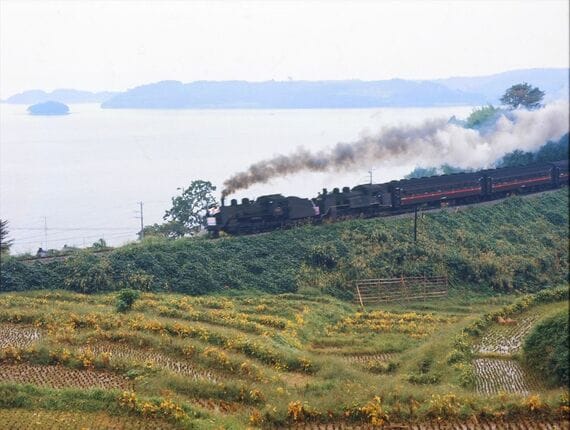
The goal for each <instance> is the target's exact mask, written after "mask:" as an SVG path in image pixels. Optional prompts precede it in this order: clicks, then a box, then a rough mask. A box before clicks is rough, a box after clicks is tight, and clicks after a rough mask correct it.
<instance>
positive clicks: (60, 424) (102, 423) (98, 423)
mask: <svg viewBox="0 0 570 430" xmlns="http://www.w3.org/2000/svg"><path fill="white" fill-rule="evenodd" d="M0 423H1V424H2V429H3V430H23V429H25V430H78V429H84V430H173V429H176V428H177V427H176V426H175V425H173V424H170V423H168V422H164V421H158V420H152V419H148V418H147V419H141V418H138V419H137V418H135V417H121V416H112V415H108V414H106V413H103V412H97V413H92V412H59V411H57V412H54V411H44V410H34V411H30V410H26V409H0Z"/></svg>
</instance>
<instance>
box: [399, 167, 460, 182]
mask: <svg viewBox="0 0 570 430" xmlns="http://www.w3.org/2000/svg"><path fill="white" fill-rule="evenodd" d="M469 171H470V169H462V168H460V167H454V166H450V165H449V164H444V165H442V166H440V167H437V168H436V167H416V168H415V169H414V170H412V172H411V173H409V174H408V175H406V176H405V179H412V178H425V177H426V176H436V175H451V174H452V173H461V172H469Z"/></svg>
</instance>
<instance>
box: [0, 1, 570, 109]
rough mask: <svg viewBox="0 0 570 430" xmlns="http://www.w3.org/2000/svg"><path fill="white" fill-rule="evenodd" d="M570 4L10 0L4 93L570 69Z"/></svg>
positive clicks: (1, 20) (0, 56) (3, 19)
mask: <svg viewBox="0 0 570 430" xmlns="http://www.w3.org/2000/svg"><path fill="white" fill-rule="evenodd" d="M568 33H569V6H568V1H566V0H563V1H547V0H540V1H532V0H525V1H475V0H471V1H435V0H432V1H429V0H427V1H426V0H424V1H412V0H408V1H404V0H401V1H392V2H391V1H357V0H350V1H334V0H329V1H310V0H305V1H293V0H290V1H277V0H274V1H265V2H254V1H248V2H238V1H230V0H227V1H208V2H202V1H159V0H155V1H149V0H146V1H143V0H125V1H120V0H114V1H110V0H108V1H90V0H79V1H73V0H66V1H49V0H0V97H1V98H6V97H8V96H10V95H12V94H15V93H17V92H20V91H23V90H28V89H33V88H39V89H44V90H52V89H55V88H75V89H83V90H91V91H99V90H115V91H118V90H126V89H128V88H132V87H134V86H137V85H141V84H145V83H150V82H156V81H160V80H166V79H174V80H180V81H183V82H190V81H195V80H231V79H240V80H249V81H263V80H271V79H275V80H287V79H295V80H301V79H303V80H326V79H363V80H376V79H391V78H404V79H433V78H445V77H450V76H476V75H485V74H492V73H497V72H502V71H507V70H512V69H519V68H534V67H568V65H569V55H570V54H569V51H570V49H569V36H568Z"/></svg>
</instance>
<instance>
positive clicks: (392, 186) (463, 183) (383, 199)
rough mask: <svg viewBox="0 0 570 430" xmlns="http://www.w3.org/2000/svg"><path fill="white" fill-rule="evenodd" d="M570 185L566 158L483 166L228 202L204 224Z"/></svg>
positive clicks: (237, 226) (251, 226) (431, 203)
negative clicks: (305, 194)
mask: <svg viewBox="0 0 570 430" xmlns="http://www.w3.org/2000/svg"><path fill="white" fill-rule="evenodd" d="M562 185H568V160H562V161H556V162H552V163H536V164H531V165H527V166H520V167H505V168H499V169H487V170H481V171H478V172H466V173H455V174H450V175H440V176H431V177H425V178H414V179H403V180H398V181H391V182H387V183H383V184H363V185H357V186H356V187H354V188H352V189H350V188H349V187H344V188H343V189H342V190H339V189H338V188H334V189H333V190H332V192H329V191H327V189H326V188H325V189H323V190H322V192H321V193H319V195H318V196H317V197H315V198H313V199H306V198H300V197H294V196H291V197H284V196H282V195H281V194H271V195H267V196H262V197H259V198H257V199H256V200H249V199H243V200H242V201H241V204H238V202H237V200H235V199H233V200H231V203H230V205H229V206H225V205H224V201H223V200H222V206H221V207H219V208H216V207H212V208H210V209H209V211H208V214H207V217H206V228H207V230H208V231H209V232H210V234H211V235H212V236H213V237H217V236H218V235H219V232H220V231H223V232H225V233H228V234H233V235H240V234H253V233H261V232H266V231H271V230H276V229H279V228H289V227H292V226H296V225H299V224H304V223H319V222H322V221H323V220H327V219H330V220H338V219H345V218H355V217H359V218H369V217H377V216H388V215H392V214H399V213H405V212H412V211H414V210H416V209H417V208H419V207H421V208H436V207H442V206H453V205H462V204H468V203H477V202H481V201H485V200H495V199H500V198H503V197H506V196H508V195H511V194H526V193H533V192H538V191H543V190H548V189H554V188H559V187H560V186H562Z"/></svg>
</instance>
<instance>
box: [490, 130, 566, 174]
mask: <svg viewBox="0 0 570 430" xmlns="http://www.w3.org/2000/svg"><path fill="white" fill-rule="evenodd" d="M568 136H569V135H568V133H566V134H565V135H564V136H562V137H561V138H560V140H558V141H557V142H553V141H549V142H547V143H546V144H545V145H543V146H541V147H540V149H539V150H538V151H537V152H525V151H521V150H520V149H516V150H514V151H513V152H509V153H508V154H506V155H505V156H504V157H503V158H502V159H501V160H500V161H499V163H498V165H497V167H511V166H524V165H526V164H530V163H538V162H549V161H559V160H566V159H568V147H569V143H568V142H569V140H568Z"/></svg>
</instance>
